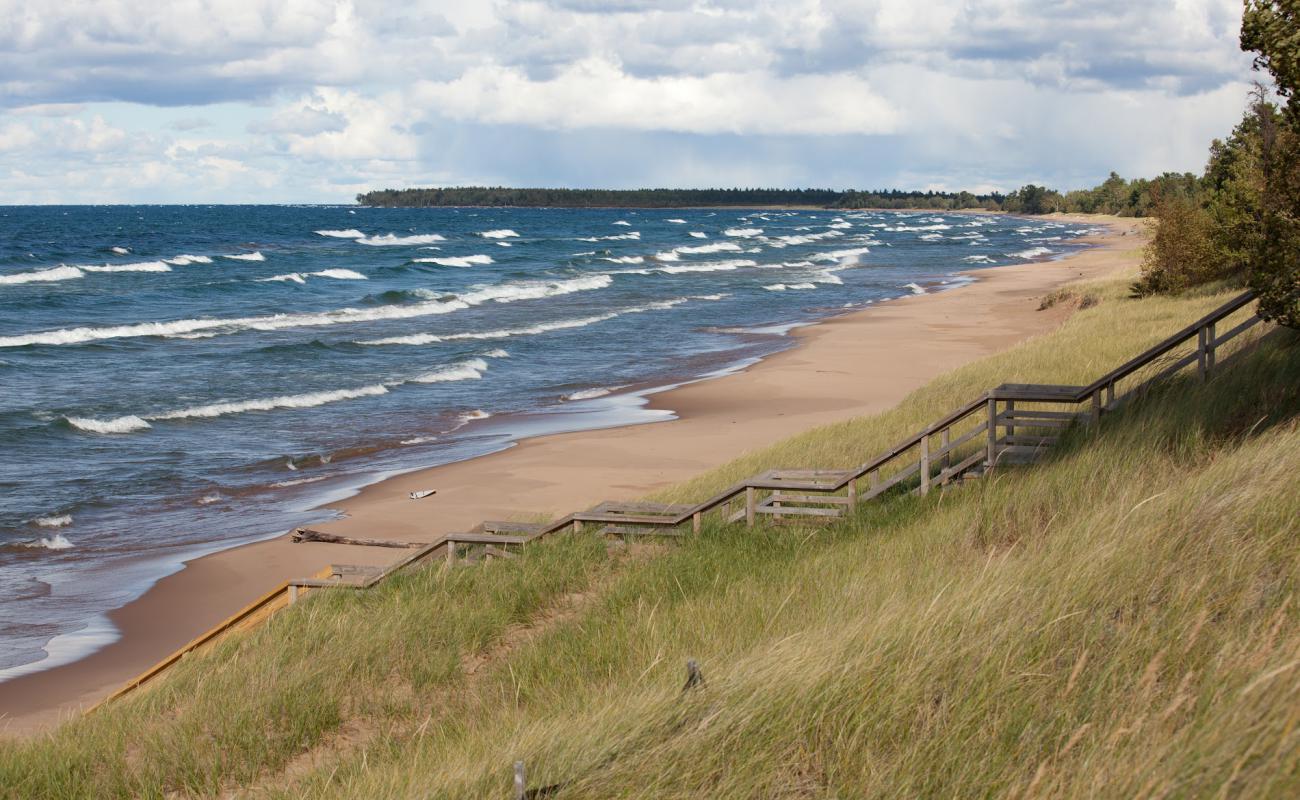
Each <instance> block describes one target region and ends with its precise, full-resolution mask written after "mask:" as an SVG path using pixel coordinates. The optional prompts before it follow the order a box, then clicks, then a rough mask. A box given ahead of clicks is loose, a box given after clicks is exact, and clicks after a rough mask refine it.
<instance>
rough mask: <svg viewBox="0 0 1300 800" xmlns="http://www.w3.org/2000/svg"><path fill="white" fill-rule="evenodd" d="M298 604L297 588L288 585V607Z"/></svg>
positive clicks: (293, 585)
mask: <svg viewBox="0 0 1300 800" xmlns="http://www.w3.org/2000/svg"><path fill="white" fill-rule="evenodd" d="M296 602H298V587H297V586H296V585H295V584H292V583H291V584H289V605H293V604H294V603H296Z"/></svg>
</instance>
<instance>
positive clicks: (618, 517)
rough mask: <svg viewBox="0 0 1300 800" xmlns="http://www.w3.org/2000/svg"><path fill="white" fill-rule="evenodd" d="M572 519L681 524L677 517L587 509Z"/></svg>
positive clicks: (644, 523) (636, 523)
mask: <svg viewBox="0 0 1300 800" xmlns="http://www.w3.org/2000/svg"><path fill="white" fill-rule="evenodd" d="M573 520H574V522H575V523H580V522H626V523H630V524H633V525H664V526H667V527H672V526H674V525H680V524H681V520H680V519H678V518H677V517H656V516H648V515H646V516H638V515H636V514H593V513H590V512H587V511H584V512H582V513H580V514H574V515H573Z"/></svg>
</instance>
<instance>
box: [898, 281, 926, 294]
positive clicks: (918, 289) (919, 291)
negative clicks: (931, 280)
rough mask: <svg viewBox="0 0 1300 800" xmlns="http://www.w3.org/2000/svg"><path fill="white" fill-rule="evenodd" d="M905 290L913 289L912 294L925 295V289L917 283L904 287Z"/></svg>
mask: <svg viewBox="0 0 1300 800" xmlns="http://www.w3.org/2000/svg"><path fill="white" fill-rule="evenodd" d="M903 288H904V289H911V290H912V294H925V287H924V286H921V285H920V284H916V283H909V284H906V285H905V286H903Z"/></svg>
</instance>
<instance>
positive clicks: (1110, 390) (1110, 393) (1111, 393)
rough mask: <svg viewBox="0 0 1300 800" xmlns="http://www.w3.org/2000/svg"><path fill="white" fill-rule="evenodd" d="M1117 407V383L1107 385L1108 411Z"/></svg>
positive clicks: (1112, 382)
mask: <svg viewBox="0 0 1300 800" xmlns="http://www.w3.org/2000/svg"><path fill="white" fill-rule="evenodd" d="M1114 407H1115V381H1111V382H1110V383H1108V384H1106V409H1107V410H1108V411H1109V410H1111V409H1113V408H1114Z"/></svg>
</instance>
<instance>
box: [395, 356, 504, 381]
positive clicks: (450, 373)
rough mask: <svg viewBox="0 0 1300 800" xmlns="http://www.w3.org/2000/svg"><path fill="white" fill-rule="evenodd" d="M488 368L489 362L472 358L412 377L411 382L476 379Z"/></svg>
mask: <svg viewBox="0 0 1300 800" xmlns="http://www.w3.org/2000/svg"><path fill="white" fill-rule="evenodd" d="M487 368H488V365H487V362H486V361H484V360H483V359H481V358H471V359H469V360H467V361H462V362H461V363H459V364H452V365H451V366H447V367H442V368H441V369H436V370H434V371H433V372H426V373H425V374H423V375H420V376H417V377H415V378H411V383H447V382H452V381H476V380H478V379H479V378H482V377H483V373H484V371H486V370H487Z"/></svg>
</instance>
